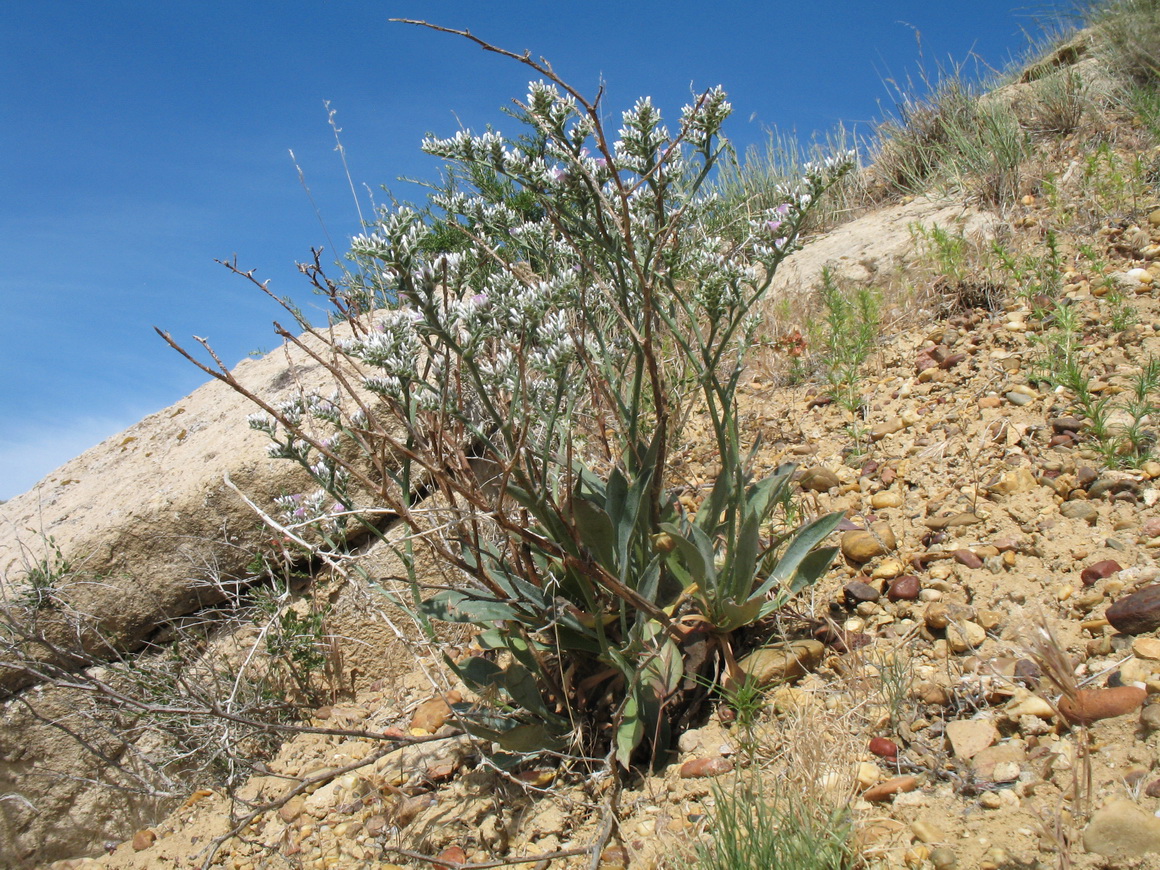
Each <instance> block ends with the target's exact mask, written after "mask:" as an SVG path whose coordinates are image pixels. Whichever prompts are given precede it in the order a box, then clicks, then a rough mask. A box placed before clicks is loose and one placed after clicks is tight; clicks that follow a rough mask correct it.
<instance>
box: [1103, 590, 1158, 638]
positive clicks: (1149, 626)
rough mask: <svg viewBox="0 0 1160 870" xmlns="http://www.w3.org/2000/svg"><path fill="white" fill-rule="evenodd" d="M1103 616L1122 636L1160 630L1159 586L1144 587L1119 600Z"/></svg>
mask: <svg viewBox="0 0 1160 870" xmlns="http://www.w3.org/2000/svg"><path fill="white" fill-rule="evenodd" d="M1104 616H1105V617H1106V618H1107V620H1108V622H1110V623H1111V624H1112V627H1113V628H1115V629H1116V631H1118V632H1121V633H1123V634H1144V633H1145V632H1148V631H1152V630H1153V629H1155V628H1160V584H1156V585H1152V586H1146V587H1144V588H1143V589H1141V590H1140V591H1139V592H1133V593H1132V594H1131V595H1128V596H1126V597H1124V598H1121V599H1120V600H1119V601H1117V602H1116V603H1115V604H1113V605H1112V606H1111V607H1109V608H1108V609H1107V612H1106V613H1105V614H1104Z"/></svg>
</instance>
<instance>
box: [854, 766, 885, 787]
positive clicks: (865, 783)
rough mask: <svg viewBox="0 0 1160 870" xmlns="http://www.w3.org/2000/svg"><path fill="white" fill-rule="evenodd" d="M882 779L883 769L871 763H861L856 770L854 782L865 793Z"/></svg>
mask: <svg viewBox="0 0 1160 870" xmlns="http://www.w3.org/2000/svg"><path fill="white" fill-rule="evenodd" d="M881 779H882V768H880V767H879V766H878V765H877V764H874V763H873V762H871V761H859V762H858V764H857V765H856V766H855V768H854V781H855V782H856V783H857V784H858V786H859V788H861V789H862V790H863V791H865V790H866V789H868V788H870V786H872V785H874V783H876V782H878V781H879V780H881Z"/></svg>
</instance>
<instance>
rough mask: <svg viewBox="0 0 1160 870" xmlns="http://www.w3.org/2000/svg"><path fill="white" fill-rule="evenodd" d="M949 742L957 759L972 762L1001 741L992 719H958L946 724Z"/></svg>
mask: <svg viewBox="0 0 1160 870" xmlns="http://www.w3.org/2000/svg"><path fill="white" fill-rule="evenodd" d="M946 736H947V741H948V742H949V743H950V745H951V751H952V752H954V754H955V757H956V758H962V759H964V760H968V761H969V760H970V759H972V758H974V757H975V756H976V755H978V754H979V753H980V752H982V751H983V750H984V749H986V748H987V747H988V746H991V745H992V744H993V743H994V742H995V741H996V740H998V739H999V729H998V728H996V727H995V723H994V722H992V721H991V720H990V719H956V720H954V721H952V722H948V723H947V724H946Z"/></svg>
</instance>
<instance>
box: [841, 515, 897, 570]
mask: <svg viewBox="0 0 1160 870" xmlns="http://www.w3.org/2000/svg"><path fill="white" fill-rule="evenodd" d="M897 545H898V541H897V539H896V538H895V537H894V531H893V530H892V529H891V528H890V526H889V524H887V523H885V522H877V523H874V524H873V525H871V526H870V530H869V531H865V530H861V529H853V530H851V531H848V532H846V533H845V534H844V535H842V544H841V546H842V555H843V556H845V557H846V558H847V559H849V560H850V561H851V562H855V563H857V564H861V563H863V562H869V561H870V560H871V559H873V558H874V557H876V556H883V555H885V554H886V553H887V552H888V551H890V550H893V549H894V548H895V547H896V546H897Z"/></svg>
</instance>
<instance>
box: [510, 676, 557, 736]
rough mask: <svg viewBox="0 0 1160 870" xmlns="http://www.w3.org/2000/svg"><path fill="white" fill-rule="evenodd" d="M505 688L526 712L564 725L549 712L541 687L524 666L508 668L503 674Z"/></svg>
mask: <svg viewBox="0 0 1160 870" xmlns="http://www.w3.org/2000/svg"><path fill="white" fill-rule="evenodd" d="M503 687H504V688H505V689H507V693H508V694H509V695H511V698H512V700H513V701H515V702H516V703H517V704H519V705H520V706H521V707H523V708H524V709H525V710H529V711H531V712H532V713H535V714H536V715H537V716H539V717H540V718H542V719H544V720H546V721H548V722H551V723H553V724H556V725H559V724H561V723H562V720H561V719H560V717H558V716H557V715H556V714H555V713H553V712H552V711H551V710H549V709H548V708H547V706H546V705H545V704H544V698H543V695H541V694H540V687H539V685H538V684H537V682H536V678H535V677H534V676H533V675H532V672H531V671H529V670H528V669H527V668H525V667H524V666H523V665H521V664H519V663H514V662H513V663H512V664H510V665H508V666H507V668H506V669H505V670H504V674H503Z"/></svg>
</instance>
